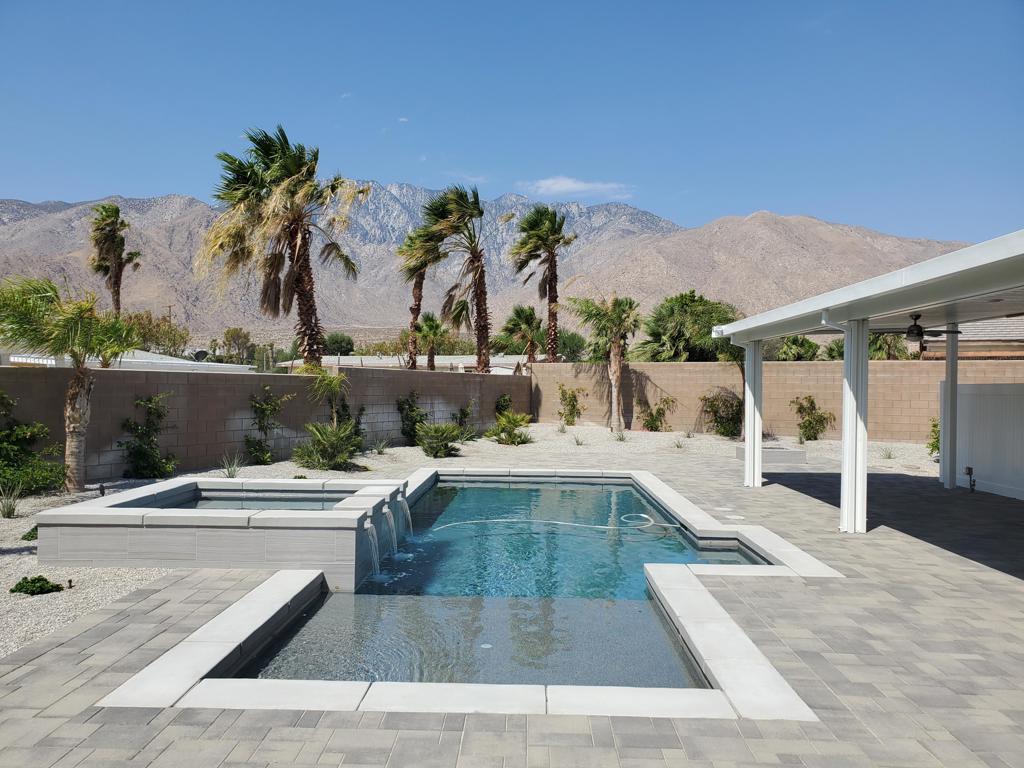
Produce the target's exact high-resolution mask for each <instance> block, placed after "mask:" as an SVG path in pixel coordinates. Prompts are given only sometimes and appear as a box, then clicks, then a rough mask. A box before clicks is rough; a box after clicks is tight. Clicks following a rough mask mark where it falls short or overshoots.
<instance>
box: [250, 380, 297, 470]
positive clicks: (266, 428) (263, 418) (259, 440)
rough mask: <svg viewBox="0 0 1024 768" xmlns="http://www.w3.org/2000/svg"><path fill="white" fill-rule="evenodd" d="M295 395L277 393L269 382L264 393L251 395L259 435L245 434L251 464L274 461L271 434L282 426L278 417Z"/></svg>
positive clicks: (254, 425) (251, 405) (253, 423)
mask: <svg viewBox="0 0 1024 768" xmlns="http://www.w3.org/2000/svg"><path fill="white" fill-rule="evenodd" d="M292 397H294V395H290V394H289V395H275V394H274V393H273V391H272V390H271V389H270V385H269V384H264V385H263V390H262V393H261V394H259V395H250V396H249V407H250V408H251V409H252V425H253V427H254V428H255V429H256V432H257V433H258V436H253V435H246V436H245V453H246V455H247V456H248V457H249V463H250V464H270V463H272V462H273V461H274V453H273V451H272V450H271V447H270V435H271V434H272V433H273V432H274V431H275V430H277V429H280V428H281V422H279V421H278V420H277V417H278V416H279V415H280V413H281V409H282V408H284V404H285V403H287V402H288V401H289V400H291V399H292Z"/></svg>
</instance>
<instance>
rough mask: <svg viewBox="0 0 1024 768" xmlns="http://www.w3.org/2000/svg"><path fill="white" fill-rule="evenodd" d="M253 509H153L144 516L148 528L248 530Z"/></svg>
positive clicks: (144, 523)
mask: <svg viewBox="0 0 1024 768" xmlns="http://www.w3.org/2000/svg"><path fill="white" fill-rule="evenodd" d="M254 511H255V510H252V509H151V510H149V511H148V512H146V513H145V514H144V515H143V516H142V523H143V525H145V526H146V527H152V526H167V527H170V526H193V527H195V528H246V527H248V525H249V518H250V517H251V516H252V514H253V512H254Z"/></svg>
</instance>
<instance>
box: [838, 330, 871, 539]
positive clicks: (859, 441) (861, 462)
mask: <svg viewBox="0 0 1024 768" xmlns="http://www.w3.org/2000/svg"><path fill="white" fill-rule="evenodd" d="M867 457H868V321H867V320H851V321H850V322H848V323H847V324H846V331H845V337H844V341H843V464H842V473H843V474H842V490H841V494H840V510H839V530H840V531H842V532H844V533H866V532H867V530H868V503H867V502H868V499H867V496H868V492H867V491H868V467H867Z"/></svg>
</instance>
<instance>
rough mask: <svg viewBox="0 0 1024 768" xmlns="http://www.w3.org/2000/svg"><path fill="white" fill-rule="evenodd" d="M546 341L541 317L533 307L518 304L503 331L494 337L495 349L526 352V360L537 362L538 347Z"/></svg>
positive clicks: (507, 351)
mask: <svg viewBox="0 0 1024 768" xmlns="http://www.w3.org/2000/svg"><path fill="white" fill-rule="evenodd" d="M543 341H544V331H543V328H541V323H540V318H539V317H538V316H537V311H536V310H535V309H534V308H533V307H525V306H523V305H522V304H516V305H515V306H514V307H512V314H510V315H509V316H508V320H506V321H505V325H503V326H502V328H501V333H500V334H498V335H497V336H495V337H494V345H493V346H494V347H495V349H498V350H501V351H502V352H505V353H512V354H516V355H519V354H524V353H525V354H526V362H528V363H535V362H537V347H538V346H540V344H541V343H543Z"/></svg>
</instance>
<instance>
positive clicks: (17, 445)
mask: <svg viewBox="0 0 1024 768" xmlns="http://www.w3.org/2000/svg"><path fill="white" fill-rule="evenodd" d="M17 404H18V403H17V401H16V400H13V399H11V398H10V397H8V396H7V395H6V394H5V393H3V392H0V487H4V488H13V487H14V486H15V485H20V486H21V492H22V494H23V495H25V496H29V495H31V494H34V493H42V492H44V491H52V490H56V489H58V488H61V487H62V486H63V485H64V478H65V476H66V475H67V468H66V467H65V466H64V464H63V463H61V462H56V461H47V459H46V457H49V456H57V455H59V454H60V446H59V445H55V444H51V445H47V446H44V447H42V448H40V449H37V448H36V444H37V443H39V442H40V441H43V440H46V439H47V438H48V437H49V436H50V430H49V429H48V428H47V427H46V425H45V424H40V423H39V422H33V423H31V424H23V423H22V422H20V421H18V420H17V419H15V418H14V416H13V413H14V407H15V406H16V405H17Z"/></svg>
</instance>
